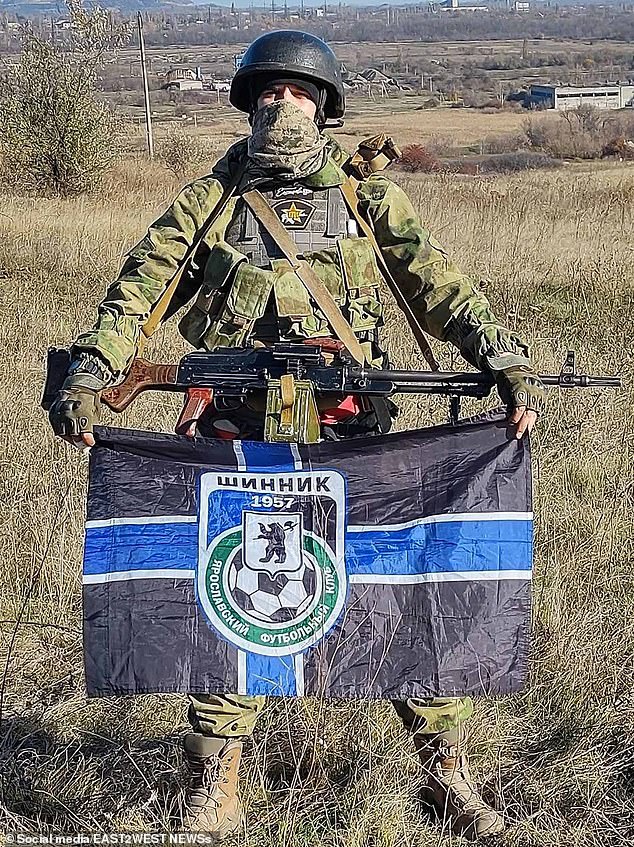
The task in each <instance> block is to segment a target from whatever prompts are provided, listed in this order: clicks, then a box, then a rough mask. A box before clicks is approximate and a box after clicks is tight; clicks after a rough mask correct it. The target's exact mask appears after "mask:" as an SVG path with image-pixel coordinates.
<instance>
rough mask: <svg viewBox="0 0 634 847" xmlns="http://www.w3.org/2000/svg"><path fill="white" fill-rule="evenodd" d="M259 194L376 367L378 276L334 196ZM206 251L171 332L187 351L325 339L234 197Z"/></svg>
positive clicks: (323, 324) (298, 190)
mask: <svg viewBox="0 0 634 847" xmlns="http://www.w3.org/2000/svg"><path fill="white" fill-rule="evenodd" d="M262 193H263V194H264V196H265V197H266V199H267V201H268V202H269V204H270V205H271V207H272V208H273V210H274V211H275V213H276V214H277V216H278V217H279V219H280V221H281V223H282V224H283V225H284V227H285V228H286V229H287V230H288V231H289V233H290V234H291V235H292V237H293V239H294V240H295V243H296V244H297V245H298V247H299V249H300V251H301V252H302V255H303V257H304V258H305V259H306V260H307V261H308V262H309V263H310V264H311V265H312V266H313V268H314V270H315V271H316V273H317V274H318V275H319V277H320V278H321V279H322V280H323V282H324V284H325V285H326V287H327V288H328V290H329V291H330V293H331V294H332V296H333V298H334V299H335V301H336V302H337V304H338V305H339V306H340V308H341V310H342V312H343V314H344V315H345V317H346V319H347V320H348V321H349V323H350V324H351V326H352V329H353V330H354V332H355V333H356V334H357V335H358V336H359V339H360V341H361V342H362V344H363V345H364V348H365V349H366V351H367V353H368V354H369V356H368V358H369V359H370V360H371V361H374V360H376V358H377V351H376V348H375V346H374V345H373V344H371V341H372V340H374V339H375V335H376V332H375V331H376V329H377V328H378V327H379V326H380V325H381V324H382V317H383V315H382V307H381V302H380V297H379V286H380V284H381V279H382V278H381V273H380V271H379V269H378V266H377V264H376V260H375V257H374V252H373V249H372V245H371V244H370V242H369V241H368V239H367V238H365V237H358V235H357V232H356V221H354V220H353V219H351V217H350V214H349V212H348V210H347V207H346V205H345V202H344V199H343V195H342V193H341V191H340V189H339V188H338V187H332V188H327V189H312V188H308V187H306V186H303V185H300V184H293V185H285V186H282V187H279V188H276V189H275V190H273V191H268V192H262ZM208 247H209V255H208V258H207V259H206V262H205V264H204V272H203V282H202V287H201V290H200V293H199V295H198V298H197V300H196V302H195V304H194V306H193V307H192V308H191V309H190V311H189V312H188V313H187V314H186V315H185V317H184V318H183V319H182V320H181V322H180V325H179V328H180V330H181V332H182V334H183V335H184V337H185V338H186V339H187V340H188V341H189V342H190V343H191V344H193V346H194V347H197V348H199V349H200V348H202V349H206V350H212V349H214V348H216V347H239V346H245V345H247V344H249V343H253V342H255V341H263V342H273V341H277V340H284V341H297V340H301V339H304V338H311V337H316V336H327V335H330V334H331V331H330V328H329V326H328V323H327V321H326V320H325V318H324V316H323V315H322V313H321V312H320V310H319V309H318V308H317V306H315V305H314V304H313V303H312V302H311V299H310V297H309V295H308V293H307V291H306V289H305V287H304V285H303V283H302V282H301V280H300V279H299V278H298V277H297V275H296V274H295V272H294V271H293V270H292V268H291V266H290V265H289V263H288V261H287V260H286V259H285V258H284V257H283V254H282V252H281V250H280V249H279V247H278V246H277V245H276V244H275V242H274V241H273V239H272V238H271V236H270V235H269V234H268V232H267V231H266V229H265V228H264V227H263V225H262V224H260V222H259V221H258V220H257V219H256V218H255V216H254V214H253V212H252V211H251V210H250V209H249V208H248V206H247V205H246V204H245V203H244V202H243V201H242V200H241V199H240V198H238V199H237V202H235V203H234V204H233V209H232V212H230V219H229V222H228V225H227V226H226V229H225V231H224V235H223V237H222V238H221V239H220V240H218V241H215V242H212V243H211V244H210V245H208Z"/></svg>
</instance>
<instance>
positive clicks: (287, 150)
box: [247, 100, 328, 180]
mask: <svg viewBox="0 0 634 847" xmlns="http://www.w3.org/2000/svg"><path fill="white" fill-rule="evenodd" d="M327 143H328V139H327V138H326V137H325V136H323V135H322V134H321V133H320V131H319V128H318V127H317V124H316V123H315V122H314V121H313V120H311V118H309V117H308V116H307V115H305V114H304V112H302V110H301V109H299V108H298V107H297V106H294V105H293V104H292V103H289V102H288V101H286V100H276V101H275V102H274V103H269V105H268V106H263V107H262V108H261V109H258V111H257V112H256V113H255V116H254V118H253V130H252V134H251V137H250V138H249V141H248V145H247V152H248V155H249V159H250V160H251V162H252V164H253V165H254V166H255V169H256V170H259V171H260V172H261V173H262V175H265V174H266V175H269V174H270V175H271V176H274V177H275V178H277V179H282V180H294V179H302V178H303V177H307V176H310V175H311V174H314V173H316V172H317V171H319V170H321V168H322V167H323V166H324V164H325V162H326V158H327V152H326V144H327Z"/></svg>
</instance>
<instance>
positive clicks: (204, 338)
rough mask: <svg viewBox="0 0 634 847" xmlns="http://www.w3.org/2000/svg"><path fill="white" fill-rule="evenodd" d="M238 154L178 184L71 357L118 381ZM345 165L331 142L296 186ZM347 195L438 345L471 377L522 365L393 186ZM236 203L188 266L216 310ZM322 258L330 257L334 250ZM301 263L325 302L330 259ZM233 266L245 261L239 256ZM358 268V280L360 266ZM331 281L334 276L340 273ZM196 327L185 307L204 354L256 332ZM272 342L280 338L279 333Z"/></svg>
mask: <svg viewBox="0 0 634 847" xmlns="http://www.w3.org/2000/svg"><path fill="white" fill-rule="evenodd" d="M245 155H246V142H245V141H240V142H238V143H237V144H234V145H233V146H232V147H231V148H230V149H229V150H228V152H227V153H226V155H225V156H224V158H223V159H221V160H220V161H219V162H218V163H217V164H216V166H215V167H214V169H213V170H212V172H211V174H210V175H209V176H207V177H203V178H201V179H198V180H196V181H195V182H193V183H191V184H190V185H188V186H186V187H185V188H184V189H183V190H182V191H181V192H180V194H179V195H178V196H177V197H176V199H175V200H174V202H173V204H172V205H171V206H170V207H169V208H168V209H167V210H166V211H165V212H164V213H163V214H162V215H161V216H160V217H159V218H158V220H156V221H155V222H154V223H153V224H152V225H151V226H150V228H149V230H148V232H147V234H146V236H145V237H144V238H143V239H142V240H141V241H140V242H139V243H138V244H137V245H136V246H135V247H134V248H133V249H132V250H131V251H130V253H129V254H128V257H127V260H126V262H125V264H124V265H123V268H122V270H121V273H120V275H119V277H118V278H117V279H116V280H115V281H114V282H113V283H112V284H111V285H110V286H109V288H108V291H107V293H106V296H105V298H104V299H103V301H102V302H101V304H100V305H99V311H98V318H97V322H96V324H95V326H94V328H93V329H92V330H91V331H89V332H86V333H83V334H81V335H80V336H79V337H78V338H77V340H76V341H75V343H74V345H73V352H74V353H75V354H81V353H84V352H88V353H92V354H94V353H95V352H97V353H98V354H99V355H100V357H102V358H103V359H104V360H105V362H106V363H107V364H108V366H109V368H110V369H111V370H112V373H113V376H114V377H116V378H118V377H119V376H120V375H121V374H122V373H125V371H126V370H127V368H128V367H129V365H130V363H131V361H132V359H133V358H134V356H135V354H136V352H137V348H138V344H139V340H140V336H141V329H142V327H143V325H144V323H145V321H146V320H147V318H148V315H149V314H150V313H151V311H152V308H153V305H154V304H155V303H156V302H157V301H158V299H159V298H160V296H161V294H162V293H163V292H164V290H165V288H166V287H167V286H168V285H169V282H170V280H171V279H172V278H173V277H174V274H175V273H176V272H177V270H178V269H179V265H180V263H181V261H182V259H183V257H184V255H185V253H186V251H187V249H188V248H189V247H190V246H191V245H192V243H194V242H195V241H196V239H197V235H198V233H199V232H200V229H201V227H202V226H203V224H204V222H205V221H206V219H207V217H208V216H209V214H210V212H211V211H212V209H213V208H214V206H215V204H216V203H217V201H218V200H219V198H220V196H221V195H222V192H223V189H224V186H226V184H227V182H228V181H229V179H230V177H231V174H232V173H234V172H235V168H237V167H238V166H239V164H240V162H241V161H242V160H243V158H244V156H245ZM346 158H347V154H346V153H345V152H344V151H343V150H342V149H341V148H340V147H339V146H338V145H337V144H336V142H334V141H332V140H331V141H330V142H329V158H328V161H327V162H326V165H325V166H324V167H323V168H322V169H321V170H320V171H319V172H317V173H315V174H313V175H312V176H310V177H308V178H307V179H305V180H303V184H304V185H305V186H307V187H311V188H316V189H321V188H326V187H331V186H336V185H341V184H342V182H343V181H344V179H345V175H344V173H343V171H342V170H341V164H342V163H343V162H344V161H345V159H346ZM250 173H251V170H250V169H249V170H248V171H247V176H246V177H244V178H243V179H242V180H241V182H240V184H239V187H238V195H239V194H240V192H241V191H246V190H248V189H249V188H251V187H253V178H252V177H251V176H249V174H250ZM357 194H358V198H359V201H360V208H361V210H362V211H363V212H364V213H365V215H366V217H367V219H368V220H369V221H370V223H371V225H372V227H373V229H374V233H375V236H376V240H377V242H378V244H379V246H380V248H381V251H382V254H383V257H384V259H385V262H386V264H387V266H388V267H389V269H390V271H391V273H392V275H393V277H394V279H395V280H396V282H397V284H398V285H399V286H400V287H401V290H402V292H403V294H404V295H405V297H406V299H407V300H408V302H409V303H410V305H411V308H412V310H413V311H414V313H415V314H416V316H417V317H418V319H419V321H420V323H421V325H422V327H423V329H425V330H426V331H427V332H428V333H430V334H431V335H432V336H434V337H435V338H438V339H440V340H441V341H449V342H451V343H453V344H454V345H455V346H456V347H458V348H459V350H460V352H461V354H462V355H463V356H464V358H465V359H466V360H467V361H468V362H470V363H471V364H472V365H474V366H475V367H477V368H478V369H480V370H489V371H492V372H495V371H496V370H500V369H502V368H506V367H510V366H512V365H515V364H528V355H529V354H528V348H527V347H526V345H525V343H524V342H523V341H522V340H521V338H520V337H518V336H517V335H516V334H515V333H514V332H512V331H510V330H509V329H507V328H505V327H504V326H502V325H501V324H499V323H498V321H497V320H496V318H495V316H494V314H493V312H492V311H491V307H490V305H489V303H488V301H487V299H486V297H485V296H484V295H483V294H482V293H481V292H479V291H478V289H477V287H476V286H475V285H474V283H473V282H472V281H471V280H470V279H469V278H468V277H467V276H465V275H464V274H463V273H461V272H460V270H459V269H458V268H457V267H456V266H455V265H454V264H453V263H452V262H451V260H450V259H449V257H448V256H447V254H446V252H445V251H444V250H443V248H442V247H441V245H440V244H439V243H438V242H437V241H436V240H435V239H434V238H433V237H432V236H431V234H430V233H429V231H428V230H427V229H426V228H425V227H424V226H423V225H422V224H421V223H420V221H419V220H418V217H417V215H416V212H415V211H414V209H413V207H412V204H411V203H410V201H409V199H408V198H407V196H406V194H405V193H404V192H403V191H402V189H401V188H399V187H398V186H397V185H396V184H395V183H393V182H391V181H390V180H389V179H387V178H386V177H385V176H383V175H382V174H375V175H373V176H371V177H369V178H367V179H365V180H364V181H363V182H361V183H360V184H359V187H358V191H357ZM237 202H239V201H238V200H237V198H236V197H234V198H233V199H232V200H231V201H230V202H229V204H228V205H227V208H226V209H225V211H224V212H223V214H222V215H221V216H220V217H219V218H218V220H217V221H216V223H215V224H214V225H213V227H212V228H211V230H210V231H209V232H208V233H207V235H206V236H205V243H204V247H205V251H206V253H205V257H206V265H207V266H206V267H200V266H201V264H202V265H204V264H205V261H203V262H202V263H201V262H200V261H199V259H198V256H197V261H196V263H195V266H196V264H197V265H198V266H199V272H200V274H201V276H200V279H199V280H198V282H199V283H201V284H203V296H207V297H209V295H210V291H211V293H212V294H213V295H214V296H216V295H217V294H220V295H221V299H223V301H224V303H225V305H226V302H227V296H228V294H227V291H228V290H230V288H228V286H230V276H231V274H230V273H228V272H224V271H223V273H222V274H219V273H218V262H217V261H216V260H213V261H212V259H213V257H214V255H216V254H217V253H218V249H219V248H220V247H222V246H223V245H224V241H223V237H224V235H225V232H226V230H227V228H228V226H229V225H230V223H231V221H232V219H233V218H234V217H235V212H236V203H237ZM345 240H348V239H345ZM363 242H365V244H366V248H367V243H368V240H367V239H364V238H358V239H356V243H357V245H358V247H355V245H353V251H352V252H353V253H354V252H355V251H356V252H357V253H358V252H359V250H360V249H361V247H362V246H363ZM225 246H226V245H225ZM214 248H217V249H216V250H214ZM227 252H228V251H227V250H226V249H225V250H224V252H223V251H222V250H221V251H220V255H221V257H223V256H224V255H225V254H227ZM229 252H230V250H229ZM332 252H334V253H335V254H336V253H337V252H341V251H336V250H335V251H332ZM369 253H370V254H371V251H369ZM367 254H368V250H367V249H366V255H367ZM304 256H305V258H307V259H309V260H310V262H311V264H312V265H313V267H314V269H315V270H316V271H317V273H318V274H319V275H320V276H321V277H322V278H323V279H324V281H325V282H326V284H327V285H328V287H330V288H331V291H332V293H333V294H334V290H333V289H332V271H331V269H332V266H333V264H335V265H336V264H337V262H338V261H339V260H338V259H335V260H333V257H332V255H330V254H329V251H321V252H317V253H315V254H314V255H312V256H310V257H309V256H307V255H306V253H304ZM241 258H242V259H245V257H244V256H243V257H241ZM222 262H224V263H225V264H226V259H225V258H223V259H222ZM222 262H221V263H220V264H222ZM372 264H373V265H374V268H373V273H374V276H375V277H378V276H379V274H380V272H379V270H378V266H377V265H376V262H375V261H374V260H373V258H372ZM245 265H246V269H247V270H250V271H253V270H258V269H250V267H249V266H248V264H247V263H246V262H244V263H242V264H241V267H242V268H243V269H244V267H245ZM357 266H359V263H358V262H357ZM329 269H330V270H329ZM230 270H232V269H230ZM364 270H365V275H366V276H367V275H368V274H367V268H364ZM269 273H271V272H269ZM337 273H339V275H340V276H341V275H342V272H340V271H337ZM343 275H344V276H345V274H343ZM280 276H281V282H282V286H278V287H283V286H284V285H286V286H288V284H292V277H294V274H292V272H291V276H290V277H289V275H288V273H286V276H284V273H282V274H280V270H279V268H278V269H277V272H276V280H275V282H276V283H277V282H279V278H280ZM243 282H244V280H243ZM295 282H298V281H297V280H295ZM258 284H259V283H258ZM353 284H356V283H354V282H353ZM358 284H359V285H360V284H361V283H358ZM205 286H207V288H205ZM214 286H216V288H215V289H214ZM291 287H292V285H291ZM245 288H246V291H247V292H248V291H250V288H249V284H248V281H247V283H245V284H243V290H245ZM300 288H301V285H300ZM258 290H260V289H258ZM262 291H263V292H264V294H262V293H261V292H262ZM269 291H270V288H269V289H266V287H265V288H264V289H261V290H260V294H259V295H258V297H259V298H260V299H261V300H268V292H269ZM377 291H378V289H377ZM260 295H261V296H260ZM377 296H378V295H377ZM230 299H231V298H230ZM233 299H235V297H233ZM252 299H253V298H252ZM256 299H257V298H256ZM277 299H278V306H279V303H280V302H281V299H282V298H280V297H279V296H278V298H277ZM344 300H345V298H344V299H342V300H341V301H340V302H341V304H342V308H344V311H347V315H346V316H347V317H348V319H349V320H350V322H351V323H352V325H353V328H354V329H355V331H356V330H357V327H356V326H355V323H354V321H353V320H352V317H351V315H352V308H348V307H351V306H354V303H352V302H351V298H350V297H348V300H347V301H345V302H344ZM363 302H364V303H365V304H366V305H365V306H363V308H366V309H367V308H368V307H367V298H366V300H364V301H363ZM264 305H266V304H264ZM264 305H263V306H262V309H263V308H264ZM378 308H379V309H380V305H379V307H378ZM261 311H262V310H261ZM261 311H260V313H258V315H259V314H261ZM369 311H370V312H372V309H371V308H369ZM319 314H320V313H318V310H317V309H316V307H311V317H310V319H308V318H304V319H303V322H300V323H299V324H296V325H295V328H294V332H293V336H294V337H297V335H298V334H299V335H300V336H304V337H306V336H309V335H311V334H312V335H328V334H330V332H329V329H328V327H327V324H326V323H325V321H324V320H323V316H322V317H321V319H320V318H319ZM221 316H222V315H221ZM225 318H226V316H225ZM380 323H381V315H380V312H376V310H375V313H374V318H373V322H372V321H371V322H370V324H368V323H367V322H366V324H363V323H362V324H361V325H360V327H359V329H360V335H361V336H362V337H361V340H365V338H364V337H363V332H365V331H366V330H367V329H368V328H369V327H371V326H374V327H376V326H379V325H380ZM196 324H197V320H196V305H194V307H193V309H192V310H190V312H189V314H188V316H186V318H185V319H184V320H182V321H181V324H180V328H181V332H182V333H183V335H184V336H185V337H186V338H187V339H188V340H189V341H191V343H192V344H193V345H194V346H197V347H203V348H207V349H211V348H213V347H214V346H218V345H225V346H227V345H233V346H235V345H240V344H244V343H248V342H249V339H250V338H251V339H254V338H256V337H257V332H254V331H253V322H251V324H250V325H249V328H248V329H249V332H246V331H245V332H237V331H235V332H234V331H233V329H236V327H232V331H230V332H227V331H225V330H223V331H220V330H219V329H218V328H219V327H226V325H227V322H226V320H225V321H224V323H222V321H220V318H219V319H218V320H217V321H216V323H215V324H214V327H212V328H211V330H209V328H208V330H207V331H206V332H203V331H201V330H200V327H198V328H197V327H196ZM281 337H286V336H284V334H283V333H282V334H281ZM371 358H372V359H375V358H376V357H374V356H373V357H371Z"/></svg>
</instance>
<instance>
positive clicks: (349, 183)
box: [341, 177, 440, 371]
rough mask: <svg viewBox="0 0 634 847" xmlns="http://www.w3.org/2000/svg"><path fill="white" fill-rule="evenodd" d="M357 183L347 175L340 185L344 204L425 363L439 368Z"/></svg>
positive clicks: (436, 368)
mask: <svg viewBox="0 0 634 847" xmlns="http://www.w3.org/2000/svg"><path fill="white" fill-rule="evenodd" d="M358 185H359V181H358V180H356V179H354V178H353V177H348V178H347V179H346V180H345V182H344V183H343V184H342V185H341V192H342V194H343V198H344V200H345V201H346V205H347V206H348V208H349V209H350V212H351V214H352V216H353V217H354V219H355V220H356V222H357V224H358V225H359V227H360V228H361V231H362V232H363V234H364V235H365V236H366V238H367V239H368V240H369V242H370V244H371V245H372V249H373V250H374V253H375V255H376V260H377V264H378V266H379V268H380V270H381V273H382V274H383V277H384V278H385V281H386V283H387V285H388V288H389V289H390V291H391V292H392V295H393V297H394V299H395V300H396V303H397V305H398V307H399V308H400V309H401V311H402V312H403V313H404V315H405V317H406V318H407V322H408V324H409V326H410V329H411V330H412V334H413V336H414V338H415V339H416V342H417V343H418V346H419V347H420V350H421V353H422V354H423V356H424V357H425V359H426V361H427V364H428V365H429V367H430V368H431V369H432V371H437V370H438V369H439V368H440V365H439V364H438V362H437V361H436V357H435V356H434V351H433V350H432V349H431V347H430V346H429V341H427V338H426V337H425V332H424V331H423V328H422V326H421V325H420V323H419V322H418V318H417V317H416V315H415V314H414V312H413V311H412V307H411V306H410V305H409V303H408V302H407V300H406V299H405V296H404V294H403V292H402V291H401V289H400V288H399V286H398V284H397V282H396V280H395V279H394V277H393V276H392V274H391V272H390V269H389V268H388V266H387V264H386V262H385V259H384V257H383V253H382V252H381V248H380V247H379V245H378V243H377V240H376V237H375V235H374V231H373V229H372V227H371V226H370V224H369V222H368V221H367V220H366V219H365V218H364V216H363V214H362V213H361V209H360V208H359V198H358V197H357V186H358Z"/></svg>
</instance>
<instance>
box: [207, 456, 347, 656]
mask: <svg viewBox="0 0 634 847" xmlns="http://www.w3.org/2000/svg"><path fill="white" fill-rule="evenodd" d="M344 507H345V483H344V479H343V477H342V476H341V474H339V473H337V472H335V471H327V472H322V473H319V474H318V473H315V472H312V471H311V472H301V471H297V472H283V473H270V474H269V473H249V472H244V473H240V474H238V475H229V476H227V475H224V474H217V473H208V474H205V475H204V476H203V477H202V479H201V516H200V517H201V521H200V538H199V557H198V571H197V594H198V601H199V603H200V604H201V606H202V608H203V610H204V612H205V614H206V617H207V619H208V621H209V623H210V624H211V625H212V626H213V628H214V629H216V630H217V631H218V632H220V634H221V635H223V636H224V637H225V638H226V639H227V640H229V641H231V642H232V643H233V644H235V645H236V646H237V647H239V648H240V649H242V650H247V651H250V652H253V653H260V654H266V655H273V656H283V655H289V654H292V653H298V652H301V651H303V650H306V649H307V648H308V647H310V646H312V645H313V644H315V643H317V642H318V641H319V640H321V639H322V638H323V637H324V635H326V633H327V632H328V631H329V630H330V629H331V628H332V626H333V625H334V623H335V622H336V620H337V618H338V617H339V614H340V613H341V611H342V609H343V606H344V603H345V598H346V592H347V584H346V570H345V561H344V514H345V512H344Z"/></svg>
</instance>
